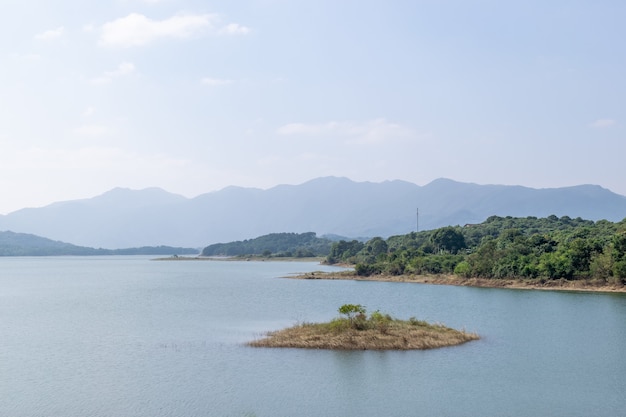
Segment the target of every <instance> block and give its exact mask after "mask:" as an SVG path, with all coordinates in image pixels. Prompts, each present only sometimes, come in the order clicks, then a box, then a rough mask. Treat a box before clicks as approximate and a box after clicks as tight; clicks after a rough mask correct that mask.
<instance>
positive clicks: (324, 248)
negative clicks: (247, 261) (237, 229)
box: [202, 232, 333, 258]
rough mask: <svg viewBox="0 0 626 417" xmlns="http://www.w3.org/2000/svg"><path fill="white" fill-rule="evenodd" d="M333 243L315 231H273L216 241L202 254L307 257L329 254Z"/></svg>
mask: <svg viewBox="0 0 626 417" xmlns="http://www.w3.org/2000/svg"><path fill="white" fill-rule="evenodd" d="M332 243H333V242H332V241H331V240H330V239H325V238H319V237H317V236H316V234H315V233H313V232H307V233H271V234H269V235H264V236H260V237H257V238H256V239H249V240H242V241H237V242H230V243H216V244H213V245H210V246H207V247H206V248H204V249H203V250H202V256H244V255H262V256H267V257H269V256H272V257H296V258H307V257H313V256H326V255H328V253H329V252H330V247H331V245H332Z"/></svg>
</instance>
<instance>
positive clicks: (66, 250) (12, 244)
mask: <svg viewBox="0 0 626 417" xmlns="http://www.w3.org/2000/svg"><path fill="white" fill-rule="evenodd" d="M197 253H198V251H197V250H195V249H192V248H173V247H170V246H144V247H139V248H127V249H95V248H89V247H85V246H76V245H72V244H70V243H65V242H59V241H55V240H51V239H47V238H44V237H40V236H35V235H32V234H27V233H14V232H11V231H6V232H0V256H66V255H74V256H93V255H192V254H197Z"/></svg>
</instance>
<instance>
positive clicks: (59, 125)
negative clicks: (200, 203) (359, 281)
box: [0, 0, 626, 213]
mask: <svg viewBox="0 0 626 417" xmlns="http://www.w3.org/2000/svg"><path fill="white" fill-rule="evenodd" d="M624 21H626V3H624V2H622V1H577V0H567V1H565V0H552V1H534V0H530V1H524V2H522V1H508V2H503V1H491V0H463V1H460V0H459V1H455V0H449V1H448V0H438V1H435V0H414V1H408V0H407V1H368V0H361V1H351V0H345V1H341V0H340V1H337V0H333V1H330V0H328V1H327V0H315V1H287V0H242V1H219V0H218V1H212V2H207V1H195V0H102V1H98V2H85V1H82V0H55V1H54V2H52V1H47V0H45V1H44V0H4V1H3V13H2V14H1V15H0V27H2V36H1V37H0V67H1V68H2V70H1V71H0V193H1V194H2V199H1V200H0V203H1V204H0V213H8V212H10V211H13V210H17V209H19V208H22V207H37V206H43V205H46V204H49V203H52V202H55V201H61V200H69V199H76V198H88V197H92V196H95V195H98V194H101V193H103V192H105V191H107V190H109V189H111V188H114V187H118V186H119V187H128V188H133V189H140V188H145V187H161V188H163V189H165V190H168V191H170V192H175V193H179V194H182V195H185V196H188V197H193V196H196V195H198V194H201V193H205V192H209V191H214V190H218V189H221V188H223V187H225V186H228V185H239V186H246V187H259V188H269V187H272V186H274V185H277V184H299V183H302V182H305V181H307V180H309V179H312V178H316V177H320V176H328V175H334V176H345V177H348V178H351V179H353V180H356V181H374V182H379V181H384V180H393V179H402V180H406V181H410V182H414V183H416V184H419V185H425V184H427V183H428V182H430V181H432V180H434V179H436V178H440V177H446V178H451V179H454V180H457V181H463V182H475V183H479V184H510V185H524V186H528V187H534V188H544V187H562V186H570V185H577V184H598V185H601V186H603V187H606V188H609V189H611V190H612V191H615V192H617V193H620V194H622V195H626V175H624V172H625V171H626V170H625V169H624V163H623V160H624V155H626V130H625V127H624V126H625V124H626V105H625V102H624V100H625V98H626V77H624V74H626V54H624V51H623V40H624V39H626V33H625V32H626V26H625V25H624V24H623V22H624Z"/></svg>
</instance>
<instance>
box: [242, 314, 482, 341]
mask: <svg viewBox="0 0 626 417" xmlns="http://www.w3.org/2000/svg"><path fill="white" fill-rule="evenodd" d="M339 313H341V317H337V318H335V319H333V320H331V321H330V322H328V323H302V324H297V325H295V326H293V327H290V328H287V329H284V330H279V331H275V332H270V333H268V334H267V335H266V337H264V338H261V339H258V340H254V341H252V342H250V343H248V345H249V346H253V347H273V348H278V347H280V348H304V349H333V350H415V349H435V348H441V347H446V346H455V345H460V344H462V343H466V342H469V341H472V340H478V339H479V336H478V335H477V334H475V333H470V332H466V331H464V330H455V329H452V328H449V327H446V326H444V325H442V324H430V323H428V322H425V321H422V320H417V319H416V318H414V317H411V318H410V319H408V320H398V319H395V318H393V317H391V316H390V315H388V314H383V313H381V312H379V311H374V312H373V313H371V314H369V315H368V314H367V312H366V309H365V307H363V306H362V305H360V304H344V305H342V306H341V307H340V308H339Z"/></svg>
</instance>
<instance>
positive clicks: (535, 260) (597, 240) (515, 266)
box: [327, 216, 626, 285]
mask: <svg viewBox="0 0 626 417" xmlns="http://www.w3.org/2000/svg"><path fill="white" fill-rule="evenodd" d="M327 261H328V262H329V263H336V262H350V263H354V264H356V271H357V273H358V274H360V275H371V274H381V273H383V274H391V275H401V274H455V275H458V276H461V277H466V278H473V277H477V278H493V279H498V278H544V279H548V280H553V279H568V280H571V279H595V280H598V281H601V282H606V283H611V284H619V285H622V284H626V219H624V220H622V221H621V222H618V223H612V222H609V221H606V220H600V221H597V222H593V221H591V220H583V219H581V218H576V219H572V218H570V217H567V216H563V217H560V218H559V217H556V216H549V217H546V218H536V217H524V218H514V217H498V216H492V217H489V218H488V219H487V220H486V221H485V222H483V223H481V224H473V225H466V226H465V227H461V226H456V227H451V226H448V227H443V228H440V229H436V230H431V231H425V232H420V233H409V234H406V235H399V236H392V237H390V238H389V239H386V240H385V239H382V238H374V239H371V240H370V241H368V242H366V243H362V242H358V241H356V240H355V241H351V242H348V241H340V242H337V243H335V244H333V246H332V247H331V251H330V254H329V255H328V258H327Z"/></svg>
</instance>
